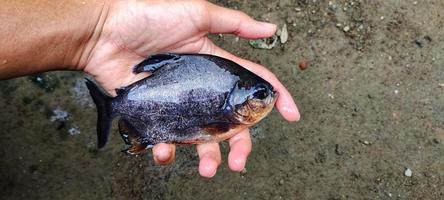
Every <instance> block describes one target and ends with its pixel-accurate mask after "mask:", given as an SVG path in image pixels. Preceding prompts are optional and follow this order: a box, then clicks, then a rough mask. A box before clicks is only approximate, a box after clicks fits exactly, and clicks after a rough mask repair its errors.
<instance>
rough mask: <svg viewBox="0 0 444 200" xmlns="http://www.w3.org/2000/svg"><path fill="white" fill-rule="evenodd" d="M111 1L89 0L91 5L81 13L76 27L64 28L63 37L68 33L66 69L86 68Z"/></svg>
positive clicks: (79, 69) (65, 56)
mask: <svg viewBox="0 0 444 200" xmlns="http://www.w3.org/2000/svg"><path fill="white" fill-rule="evenodd" d="M110 2H111V1H109V0H101V1H96V0H92V1H90V2H88V3H90V5H89V6H88V7H87V8H85V9H84V10H82V13H80V15H81V16H80V17H79V19H78V20H76V21H77V24H76V25H75V26H74V27H75V28H71V29H67V30H64V33H63V34H61V36H62V37H63V36H64V35H68V37H67V38H68V40H66V41H65V42H66V43H65V44H66V46H65V47H64V48H65V49H66V51H65V55H64V56H63V58H64V59H63V61H62V62H63V64H62V65H61V66H64V69H67V70H78V71H81V70H83V69H84V68H85V66H86V65H87V63H88V60H89V59H90V57H91V55H92V52H93V49H94V47H95V45H96V44H97V41H98V39H99V37H100V35H101V34H102V29H103V26H104V24H105V21H106V18H107V16H108V12H109V7H110Z"/></svg>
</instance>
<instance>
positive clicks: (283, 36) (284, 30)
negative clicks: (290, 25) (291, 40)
mask: <svg viewBox="0 0 444 200" xmlns="http://www.w3.org/2000/svg"><path fill="white" fill-rule="evenodd" d="M279 37H280V38H279V39H280V40H281V43H282V44H284V43H286V42H287V40H288V30H287V24H284V26H282V29H281V35H280V36H279Z"/></svg>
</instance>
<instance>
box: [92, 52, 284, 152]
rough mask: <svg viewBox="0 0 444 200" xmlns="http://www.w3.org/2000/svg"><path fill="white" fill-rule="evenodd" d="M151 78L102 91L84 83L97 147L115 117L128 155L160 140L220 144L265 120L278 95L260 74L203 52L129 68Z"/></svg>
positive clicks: (159, 58) (151, 59) (153, 59)
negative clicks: (92, 111)
mask: <svg viewBox="0 0 444 200" xmlns="http://www.w3.org/2000/svg"><path fill="white" fill-rule="evenodd" d="M133 72H134V73H136V74H137V73H141V72H148V73H149V74H150V76H149V77H147V78H144V79H142V80H139V81H137V82H135V83H133V84H131V85H129V86H127V87H123V88H120V89H117V90H116V93H117V96H116V97H110V96H108V95H106V94H105V93H103V92H102V91H101V90H100V89H99V88H98V87H97V85H96V84H95V83H93V82H92V81H90V80H87V82H86V84H87V87H88V89H89V91H90V94H91V96H92V97H93V100H94V103H95V104H96V107H97V112H98V119H97V136H98V147H99V148H102V147H103V146H105V144H106V142H107V139H108V134H109V131H110V127H111V121H112V119H113V118H114V117H117V116H118V117H120V119H119V132H120V134H121V136H122V138H123V140H124V141H125V143H126V144H128V145H131V147H130V148H129V149H127V150H126V152H127V153H129V154H139V153H143V152H146V149H147V148H150V147H152V146H153V145H155V144H157V143H161V142H165V143H174V144H199V143H205V142H214V141H221V140H225V139H228V138H230V137H232V136H233V135H234V134H236V133H238V132H239V131H240V130H242V129H245V128H247V127H249V126H252V125H254V124H256V123H257V122H259V121H260V120H261V119H262V118H264V117H265V116H266V115H267V114H268V113H269V112H270V111H271V110H272V109H273V106H274V103H275V102H276V98H277V93H276V92H275V91H274V90H273V87H272V86H271V85H270V84H269V83H268V82H267V81H265V80H263V79H262V78H260V77H259V76H257V75H255V74H253V73H252V72H250V71H248V70H247V69H245V68H243V67H242V66H240V65H238V64H236V63H234V62H233V61H230V60H227V59H225V58H221V57H217V56H212V55H205V54H181V55H179V54H158V55H153V56H151V57H149V58H147V59H146V60H144V61H143V62H141V63H140V64H138V65H136V66H135V67H134V69H133Z"/></svg>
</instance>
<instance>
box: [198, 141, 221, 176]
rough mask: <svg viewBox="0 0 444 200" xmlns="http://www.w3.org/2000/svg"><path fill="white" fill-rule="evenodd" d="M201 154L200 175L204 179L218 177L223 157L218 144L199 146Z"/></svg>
mask: <svg viewBox="0 0 444 200" xmlns="http://www.w3.org/2000/svg"><path fill="white" fill-rule="evenodd" d="M197 153H198V154H199V158H200V163H199V173H200V175H201V176H203V177H207V178H211V177H213V176H214V175H216V172H217V167H218V166H219V165H220V163H221V155H220V150H219V144H218V143H207V144H199V145H197Z"/></svg>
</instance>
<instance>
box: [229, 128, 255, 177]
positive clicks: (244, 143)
mask: <svg viewBox="0 0 444 200" xmlns="http://www.w3.org/2000/svg"><path fill="white" fill-rule="evenodd" d="M229 142H230V153H229V154H228V166H229V167H230V169H231V170H233V171H237V172H240V171H242V170H243V169H244V168H245V163H246V162H247V157H248V155H249V154H250V152H251V147H252V144H251V138H250V132H249V130H248V129H245V130H242V131H241V132H240V133H238V134H236V135H235V136H233V137H232V138H230V140H229Z"/></svg>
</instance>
